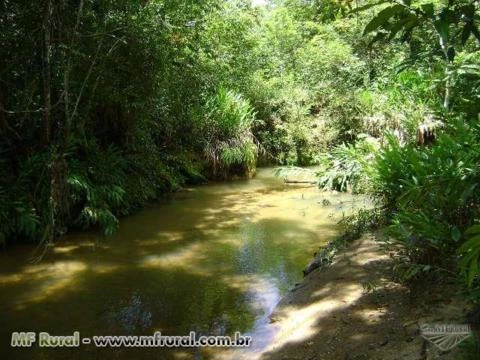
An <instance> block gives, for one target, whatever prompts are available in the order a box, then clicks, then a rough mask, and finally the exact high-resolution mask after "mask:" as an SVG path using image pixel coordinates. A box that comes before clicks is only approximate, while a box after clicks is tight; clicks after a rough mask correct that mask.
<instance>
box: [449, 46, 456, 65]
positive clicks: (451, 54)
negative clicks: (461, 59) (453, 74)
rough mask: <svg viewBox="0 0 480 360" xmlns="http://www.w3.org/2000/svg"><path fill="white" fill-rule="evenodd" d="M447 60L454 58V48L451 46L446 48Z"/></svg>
mask: <svg viewBox="0 0 480 360" xmlns="http://www.w3.org/2000/svg"><path fill="white" fill-rule="evenodd" d="M447 57H448V61H450V62H453V60H455V49H454V48H453V46H450V47H449V48H448V50H447Z"/></svg>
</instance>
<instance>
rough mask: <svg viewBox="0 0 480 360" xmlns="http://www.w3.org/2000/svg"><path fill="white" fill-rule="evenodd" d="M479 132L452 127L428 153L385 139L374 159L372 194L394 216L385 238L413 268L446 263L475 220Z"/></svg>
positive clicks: (479, 200)
mask: <svg viewBox="0 0 480 360" xmlns="http://www.w3.org/2000/svg"><path fill="white" fill-rule="evenodd" d="M478 130H479V129H478V126H475V127H469V126H466V125H463V124H459V125H456V126H454V127H452V128H451V129H450V131H449V133H447V134H441V135H440V136H439V137H438V139H437V142H436V144H434V145H433V146H431V147H430V148H419V147H415V146H414V145H411V144H409V145H406V146H404V147H402V146H400V145H399V144H398V142H397V141H396V140H395V139H394V138H393V137H390V138H389V142H388V146H387V147H386V148H385V149H383V150H382V151H381V153H380V156H379V157H378V162H377V172H376V174H375V176H374V178H373V180H374V189H375V190H374V191H375V194H376V196H377V198H379V199H381V200H383V203H384V204H385V207H386V209H387V210H388V211H389V212H391V213H392V214H393V220H392V225H391V226H390V233H391V234H392V235H393V236H394V237H395V238H396V239H398V240H399V241H400V242H401V243H403V244H404V245H405V247H406V251H407V253H408V256H409V257H410V259H411V260H412V261H414V262H415V263H421V264H439V265H440V264H442V263H448V262H451V261H452V260H453V256H454V255H455V254H456V249H458V247H459V246H460V245H461V244H462V241H463V240H464V232H465V230H466V229H467V228H468V227H469V226H470V225H471V224H472V222H473V219H475V218H478V215H479V213H478V212H479V205H480V195H479V193H478V192H477V191H476V188H477V186H478V183H479V180H480V172H479V167H478V164H479V161H480V147H479V145H480V144H479V142H480V141H479V139H480V138H479V133H478Z"/></svg>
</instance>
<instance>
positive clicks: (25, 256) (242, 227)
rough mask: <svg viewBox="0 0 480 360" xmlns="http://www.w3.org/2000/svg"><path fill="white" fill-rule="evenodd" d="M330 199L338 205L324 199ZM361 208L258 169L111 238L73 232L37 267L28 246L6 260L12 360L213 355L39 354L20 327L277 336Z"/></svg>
mask: <svg viewBox="0 0 480 360" xmlns="http://www.w3.org/2000/svg"><path fill="white" fill-rule="evenodd" d="M324 199H328V200H329V202H326V201H323V200H324ZM361 202H362V201H361V200H359V199H355V198H353V197H351V196H348V195H342V194H326V193H321V192H319V191H318V190H316V189H315V188H313V187H302V186H289V185H285V184H283V182H282V181H281V180H280V179H276V178H275V177H274V176H273V171H272V169H260V170H259V173H258V175H257V177H256V178H255V179H253V180H245V181H235V182H229V183H222V184H211V185H207V186H202V187H197V188H192V189H187V190H186V191H183V192H181V193H178V194H176V195H175V196H173V197H172V198H171V199H169V200H166V201H164V202H162V203H160V204H156V205H155V206H151V207H149V208H148V209H146V210H144V211H142V212H140V213H139V214H137V215H133V216H130V217H127V218H125V219H122V220H121V227H120V230H119V231H118V232H117V233H116V234H115V235H114V236H112V237H109V238H105V237H103V236H101V235H99V234H97V233H94V232H85V233H80V234H73V235H69V236H68V237H67V238H66V239H64V240H62V241H61V242H59V243H58V244H56V245H55V246H52V247H50V248H48V249H47V251H46V254H45V255H44V257H43V259H42V260H41V261H40V262H37V263H31V262H30V261H29V260H30V259H31V257H32V252H33V250H34V248H33V247H31V246H16V247H12V248H10V249H8V250H7V251H5V252H3V253H0V259H1V260H0V304H1V306H0V341H1V343H0V356H2V358H3V359H8V358H16V359H65V358H66V357H67V356H68V358H73V359H77V358H78V359H80V358H81V359H85V358H89V359H95V358H99V359H100V358H101V359H124V358H128V359H130V358H136V359H210V358H215V357H217V356H219V354H221V352H220V351H218V350H215V349H207V350H202V351H200V350H198V349H188V350H186V349H182V350H175V351H174V350H169V351H166V350H162V349H128V348H123V349H113V350H112V349H96V348H95V347H94V346H93V345H90V346H82V347H80V348H79V349H73V350H72V349H55V350H52V349H45V348H38V346H35V345H34V346H33V348H31V349H21V350H20V349H12V348H11V347H10V339H11V332H13V331H34V332H40V331H46V332H49V333H50V334H52V335H69V334H72V333H73V332H74V331H79V332H80V334H81V335H82V336H93V335H133V334H136V335H151V334H153V333H154V332H155V331H161V332H162V334H165V335H187V334H188V333H189V332H190V331H196V332H197V333H199V334H205V335H225V334H226V335H231V334H233V333H234V332H235V331H240V332H242V333H244V334H250V335H252V336H253V337H254V344H253V347H252V349H251V350H249V351H255V352H259V351H261V349H262V348H263V347H264V346H265V345H266V344H268V341H269V339H270V338H271V337H272V336H273V331H274V330H273V328H271V326H270V325H268V316H269V314H270V313H271V311H272V310H273V308H274V307H275V305H276V304H277V303H278V301H279V300H280V298H281V296H282V295H283V294H285V292H287V291H288V289H289V288H291V287H292V286H293V285H294V284H295V283H296V282H298V281H299V280H300V279H301V277H302V273H301V270H302V269H303V268H304V267H305V265H306V264H307V263H308V262H309V261H310V260H311V257H312V254H313V252H314V251H316V250H317V249H318V247H319V246H322V245H323V244H325V243H326V242H327V241H328V240H330V239H332V238H333V237H334V236H335V235H336V234H337V233H338V226H337V225H336V223H337V221H338V219H339V218H340V217H341V214H342V212H343V211H348V210H349V209H350V208H351V207H352V206H357V205H361V204H360V203H361Z"/></svg>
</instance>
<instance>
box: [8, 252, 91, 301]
mask: <svg viewBox="0 0 480 360" xmlns="http://www.w3.org/2000/svg"><path fill="white" fill-rule="evenodd" d="M85 270H87V265H86V264H85V263H83V262H80V261H68V262H67V261H65V262H56V263H54V264H51V265H46V266H45V265H32V267H31V268H27V269H26V271H25V276H24V278H23V279H21V281H30V282H34V284H33V287H32V288H31V289H30V290H29V291H28V292H26V293H24V294H23V295H22V296H21V297H20V299H18V300H17V301H16V303H15V308H16V309H17V310H22V309H24V308H25V307H28V306H29V305H30V304H32V303H37V302H42V301H44V300H46V299H48V298H50V297H52V296H55V295H58V294H59V293H61V292H62V291H64V290H66V289H67V288H68V287H70V286H71V285H72V284H73V283H74V282H75V280H76V279H77V276H78V274H79V273H82V272H84V271H85Z"/></svg>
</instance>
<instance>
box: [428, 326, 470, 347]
mask: <svg viewBox="0 0 480 360" xmlns="http://www.w3.org/2000/svg"><path fill="white" fill-rule="evenodd" d="M420 333H421V335H422V337H423V338H424V339H426V340H428V341H430V342H431V343H432V344H434V345H435V346H436V347H438V348H439V349H440V350H442V351H448V350H451V349H453V348H454V347H455V346H457V345H458V344H460V343H461V342H462V341H464V340H466V339H468V338H469V337H470V335H471V334H472V330H471V329H470V325H455V324H424V325H422V326H421V327H420Z"/></svg>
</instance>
